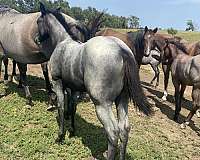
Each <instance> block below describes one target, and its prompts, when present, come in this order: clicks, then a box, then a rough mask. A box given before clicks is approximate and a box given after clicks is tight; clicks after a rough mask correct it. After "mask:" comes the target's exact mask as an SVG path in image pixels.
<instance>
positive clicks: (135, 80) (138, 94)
mask: <svg viewBox="0 0 200 160" xmlns="http://www.w3.org/2000/svg"><path fill="white" fill-rule="evenodd" d="M123 53H124V54H123V55H122V57H123V62H124V89H125V90H126V91H128V94H129V98H130V100H132V102H134V103H135V104H136V105H137V107H138V108H139V110H141V111H142V112H144V114H146V115H151V114H152V113H153V110H152V106H151V104H150V103H149V102H148V101H147V99H146V97H145V95H144V92H143V89H142V87H141V84H140V77H139V68H138V65H137V62H136V60H135V57H134V56H133V55H132V54H131V53H129V52H127V51H125V52H123Z"/></svg>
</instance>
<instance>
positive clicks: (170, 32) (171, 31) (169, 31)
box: [167, 27, 178, 35]
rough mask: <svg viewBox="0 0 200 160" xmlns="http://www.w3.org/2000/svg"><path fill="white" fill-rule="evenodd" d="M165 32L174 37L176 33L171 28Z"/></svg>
mask: <svg viewBox="0 0 200 160" xmlns="http://www.w3.org/2000/svg"><path fill="white" fill-rule="evenodd" d="M167 32H168V33H169V34H171V35H175V34H177V33H178V31H177V30H176V29H173V28H172V27H171V28H168V29H167Z"/></svg>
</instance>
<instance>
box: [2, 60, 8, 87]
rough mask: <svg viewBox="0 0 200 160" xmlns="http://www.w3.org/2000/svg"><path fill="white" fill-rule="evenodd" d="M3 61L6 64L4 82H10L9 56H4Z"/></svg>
mask: <svg viewBox="0 0 200 160" xmlns="http://www.w3.org/2000/svg"><path fill="white" fill-rule="evenodd" d="M3 63H4V66H5V73H4V83H8V58H6V57H4V58H3Z"/></svg>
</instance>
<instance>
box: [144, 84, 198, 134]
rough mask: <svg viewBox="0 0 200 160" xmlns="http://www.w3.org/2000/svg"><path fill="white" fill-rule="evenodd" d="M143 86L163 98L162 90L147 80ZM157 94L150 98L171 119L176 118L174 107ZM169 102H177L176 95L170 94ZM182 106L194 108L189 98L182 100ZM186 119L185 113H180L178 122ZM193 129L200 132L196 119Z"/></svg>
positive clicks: (192, 125)
mask: <svg viewBox="0 0 200 160" xmlns="http://www.w3.org/2000/svg"><path fill="white" fill-rule="evenodd" d="M142 86H143V87H144V88H145V89H147V90H148V91H149V92H150V93H152V94H153V95H155V96H156V97H157V98H159V99H161V98H162V92H160V91H158V90H156V89H153V88H152V86H151V85H150V84H148V83H146V82H142ZM155 96H151V97H150V98H151V99H152V100H153V101H154V102H155V105H156V107H158V108H160V111H161V112H162V113H163V114H165V115H166V116H167V117H168V118H169V119H171V120H173V118H174V113H175V111H174V109H172V107H171V106H168V105H167V104H164V103H162V100H158V99H157V98H156V97H155ZM167 100H168V102H170V103H173V104H174V103H175V102H174V96H172V95H168V99H167ZM182 104H184V105H182V106H184V108H186V109H187V110H189V111H190V110H191V108H192V102H191V101H189V100H186V99H184V100H182ZM185 119H186V117H185V116H183V115H181V114H180V115H179V122H178V123H180V124H181V123H183V122H184V120H185ZM189 126H190V127H191V129H192V130H193V131H195V132H196V133H197V134H200V129H199V128H198V127H196V126H195V124H194V121H192V120H191V122H190V125H189Z"/></svg>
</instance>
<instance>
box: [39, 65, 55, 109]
mask: <svg viewBox="0 0 200 160" xmlns="http://www.w3.org/2000/svg"><path fill="white" fill-rule="evenodd" d="M41 68H42V72H43V75H44V79H45V82H46V90H47V92H48V97H49V100H48V104H49V105H48V108H47V110H48V111H53V110H54V109H55V106H54V105H53V103H52V98H51V95H52V94H53V91H52V86H51V83H50V80H49V72H48V62H44V63H42V64H41Z"/></svg>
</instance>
